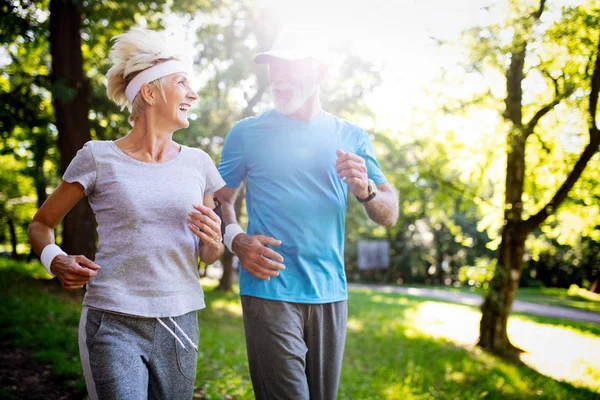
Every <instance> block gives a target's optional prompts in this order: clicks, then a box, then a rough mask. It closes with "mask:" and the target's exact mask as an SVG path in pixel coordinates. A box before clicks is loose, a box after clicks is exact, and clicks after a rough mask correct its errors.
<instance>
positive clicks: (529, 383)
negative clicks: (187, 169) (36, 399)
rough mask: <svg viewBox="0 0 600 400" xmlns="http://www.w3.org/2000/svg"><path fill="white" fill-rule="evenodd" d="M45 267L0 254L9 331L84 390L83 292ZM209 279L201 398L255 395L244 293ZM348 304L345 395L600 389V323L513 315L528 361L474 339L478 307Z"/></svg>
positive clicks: (368, 300)
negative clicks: (50, 276) (66, 288)
mask: <svg viewBox="0 0 600 400" xmlns="http://www.w3.org/2000/svg"><path fill="white" fill-rule="evenodd" d="M36 265H37V264H36ZM37 268H38V267H37V266H35V265H34V266H30V267H28V268H26V267H25V266H24V265H23V264H14V263H9V262H7V261H6V260H2V259H0V289H1V291H2V293H3V301H2V303H1V305H0V324H1V326H2V327H3V328H2V330H1V331H0V339H2V340H9V341H10V342H11V343H12V344H14V345H15V346H20V347H24V348H29V349H32V351H33V352H32V354H33V356H34V357H35V359H36V360H38V361H39V362H44V363H48V364H50V365H52V367H53V368H54V371H55V373H56V375H57V376H59V377H60V378H61V379H64V380H65V385H70V386H71V387H72V388H73V389H74V390H77V391H79V392H80V393H85V389H84V385H83V380H82V378H81V376H80V364H79V360H78V356H77V354H78V353H77V338H76V335H77V323H78V318H79V311H80V301H81V297H80V293H79V294H75V295H72V294H67V293H65V292H62V291H61V290H60V288H59V287H58V285H57V284H56V282H48V281H43V280H35V279H32V278H30V277H28V276H27V275H31V274H32V271H38V269H37ZM17 270H19V271H20V272H16V271H17ZM42 276H43V274H41V275H40V277H42ZM203 284H204V286H205V288H206V300H207V309H205V310H202V311H201V312H200V313H199V316H200V318H199V319H200V329H201V333H200V335H201V336H200V337H201V339H200V353H199V362H198V375H197V381H196V384H197V393H198V398H205V399H251V398H252V389H251V386H250V381H249V376H248V370H247V366H246V354H245V347H244V336H243V325H242V318H241V308H240V304H239V299H238V296H237V295H235V294H233V293H228V294H225V293H221V292H218V291H215V290H214V289H213V288H214V286H215V282H214V281H205V282H203ZM349 309H350V314H349V322H348V337H347V343H346V354H345V357H344V368H343V372H342V379H341V384H340V392H339V398H340V399H481V398H485V399H531V398H540V399H542V398H543V399H598V398H599V394H600V326H598V325H593V324H587V323H575V322H570V321H559V320H555V319H550V318H541V317H527V316H522V315H520V316H515V317H511V319H510V322H509V334H510V336H511V339H512V341H513V342H514V343H515V344H516V345H517V346H519V347H521V348H522V349H524V350H526V353H524V354H523V356H522V362H521V363H511V362H506V361H504V360H501V359H498V358H497V357H494V356H491V355H489V354H487V353H485V352H482V351H480V350H479V349H477V348H475V347H474V346H473V343H474V342H475V341H476V338H477V324H478V318H479V312H478V310H477V309H476V308H471V307H467V306H461V305H456V304H451V303H444V302H439V301H431V300H424V299H420V298H416V297H408V296H403V295H398V294H382V293H377V292H372V291H366V290H363V291H358V290H357V291H352V292H351V293H350V299H349ZM567 346H568V348H567ZM1 393H3V389H2V388H0V394H1Z"/></svg>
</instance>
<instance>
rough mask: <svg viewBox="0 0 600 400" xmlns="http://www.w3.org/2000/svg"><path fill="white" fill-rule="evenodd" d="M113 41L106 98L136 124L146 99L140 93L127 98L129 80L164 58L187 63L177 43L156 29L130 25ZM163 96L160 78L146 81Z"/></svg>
mask: <svg viewBox="0 0 600 400" xmlns="http://www.w3.org/2000/svg"><path fill="white" fill-rule="evenodd" d="M112 40H114V44H113V46H112V48H111V49H110V53H109V55H108V57H109V59H110V63H111V65H112V67H111V68H110V69H109V70H108V73H107V74H106V77H107V83H106V92H107V94H108V98H109V99H111V100H112V101H114V102H115V103H116V104H117V105H119V106H121V109H124V108H125V107H127V108H128V109H129V113H130V114H129V118H128V120H129V123H130V124H131V125H134V124H135V121H136V120H137V118H138V117H139V116H140V115H141V114H142V113H143V112H144V110H145V108H146V102H145V101H144V99H143V98H142V96H136V97H135V99H134V100H133V103H132V104H129V102H128V101H127V96H126V95H125V89H126V88H127V85H128V84H129V82H131V80H132V79H133V78H134V77H135V76H136V75H137V74H139V73H140V72H142V71H144V70H145V69H148V68H150V67H152V66H153V65H157V64H160V63H162V62H165V61H167V60H173V59H176V60H180V61H182V62H185V63H189V59H188V57H187V55H186V52H185V51H184V49H183V48H182V47H179V46H178V44H179V43H180V42H178V41H176V40H173V39H171V40H169V37H168V36H167V35H166V34H165V32H156V31H151V30H149V29H143V28H132V29H131V30H129V31H128V32H126V33H122V34H120V35H117V36H115V37H113V39H112ZM149 85H151V86H152V87H153V88H154V89H155V90H158V92H159V93H160V95H161V97H162V98H163V99H164V98H165V93H164V90H163V87H162V78H158V79H157V80H155V81H152V82H150V83H149Z"/></svg>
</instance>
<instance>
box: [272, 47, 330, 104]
mask: <svg viewBox="0 0 600 400" xmlns="http://www.w3.org/2000/svg"><path fill="white" fill-rule="evenodd" d="M269 84H270V85H271V92H272V94H273V100H274V101H275V109H276V110H277V111H279V112H280V113H281V114H283V115H290V114H293V113H295V112H296V111H298V110H299V109H300V108H301V107H302V106H303V105H304V103H305V102H306V100H308V98H309V97H311V96H312V95H313V94H314V93H315V91H316V90H317V88H318V86H319V84H320V76H319V64H318V62H317V61H315V60H312V59H308V60H297V61H288V60H282V59H279V58H273V59H271V60H270V61H269Z"/></svg>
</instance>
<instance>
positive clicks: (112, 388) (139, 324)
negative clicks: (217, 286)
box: [79, 307, 199, 400]
mask: <svg viewBox="0 0 600 400" xmlns="http://www.w3.org/2000/svg"><path fill="white" fill-rule="evenodd" d="M173 319H174V320H175V321H176V322H177V324H178V325H179V326H180V327H181V328H182V329H183V331H184V332H185V333H186V334H187V335H188V337H189V338H190V339H191V340H192V341H193V342H194V343H195V344H196V345H197V344H198V336H199V332H198V315H197V313H196V311H193V312H190V313H188V314H184V315H181V316H178V317H174V318H173ZM162 321H163V322H164V323H165V324H166V325H167V326H168V327H169V328H170V329H171V330H173V331H174V332H177V329H176V328H175V327H174V325H173V323H172V322H171V321H169V319H168V318H163V319H162ZM181 339H182V340H183V341H184V343H185V346H186V348H187V350H184V348H183V347H182V346H181V344H179V343H178V342H177V340H176V339H175V338H174V337H173V336H172V335H171V334H170V333H169V332H168V331H167V329H165V327H164V326H162V325H161V324H160V323H159V322H158V321H157V320H156V319H155V318H139V317H135V316H129V315H124V314H117V313H112V312H106V311H102V310H97V309H93V308H88V307H83V310H82V313H81V321H80V324H79V353H80V356H81V364H82V367H83V373H84V376H85V381H86V385H87V390H88V395H89V396H90V400H95V399H101V400H105V399H127V400H137V399H140V400H141V399H186V400H187V399H191V398H192V395H193V392H194V381H195V379H196V362H197V358H198V357H197V353H196V351H195V350H194V349H193V348H192V347H191V345H189V343H186V342H185V340H184V338H183V337H182V338H181Z"/></svg>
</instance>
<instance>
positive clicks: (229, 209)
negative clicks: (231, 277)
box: [215, 186, 285, 280]
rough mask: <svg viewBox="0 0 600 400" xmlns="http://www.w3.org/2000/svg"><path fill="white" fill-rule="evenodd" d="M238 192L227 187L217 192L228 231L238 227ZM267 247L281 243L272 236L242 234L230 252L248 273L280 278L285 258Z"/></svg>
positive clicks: (233, 243)
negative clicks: (229, 228) (236, 212)
mask: <svg viewBox="0 0 600 400" xmlns="http://www.w3.org/2000/svg"><path fill="white" fill-rule="evenodd" d="M238 192H239V191H238V190H237V189H234V188H230V187H227V186H224V187H222V188H221V189H219V190H217V192H215V196H216V197H217V200H219V202H220V203H221V212H222V213H223V221H224V222H225V226H226V228H225V230H226V231H227V226H228V225H237V218H236V215H235V207H234V204H235V199H236V197H237V195H238ZM266 245H271V246H279V245H281V241H280V240H277V239H275V238H272V237H270V236H265V235H247V234H246V233H244V232H242V233H239V234H237V235H236V236H235V237H234V238H233V241H232V245H231V249H229V250H231V251H232V252H233V253H234V254H235V255H237V256H238V258H239V259H240V263H241V264H242V267H244V269H245V270H246V271H248V272H249V273H251V274H252V275H254V276H255V277H257V278H260V279H264V280H270V279H271V277H272V276H278V275H279V271H281V270H284V269H285V266H284V265H283V264H281V263H282V262H283V257H282V256H281V255H280V254H279V253H277V252H275V251H273V250H272V249H270V248H268V247H266Z"/></svg>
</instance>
